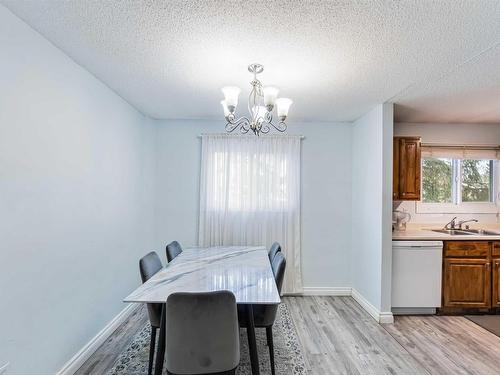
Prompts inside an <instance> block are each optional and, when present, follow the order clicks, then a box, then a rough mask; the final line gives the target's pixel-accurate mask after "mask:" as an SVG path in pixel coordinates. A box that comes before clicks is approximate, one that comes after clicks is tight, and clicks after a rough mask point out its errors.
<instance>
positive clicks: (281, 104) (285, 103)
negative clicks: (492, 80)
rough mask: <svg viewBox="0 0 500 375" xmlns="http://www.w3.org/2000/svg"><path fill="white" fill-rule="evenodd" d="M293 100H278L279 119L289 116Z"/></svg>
mask: <svg viewBox="0 0 500 375" xmlns="http://www.w3.org/2000/svg"><path fill="white" fill-rule="evenodd" d="M292 103H293V101H292V99H288V98H279V99H276V106H277V107H278V117H286V116H288V110H289V109H290V106H291V105H292Z"/></svg>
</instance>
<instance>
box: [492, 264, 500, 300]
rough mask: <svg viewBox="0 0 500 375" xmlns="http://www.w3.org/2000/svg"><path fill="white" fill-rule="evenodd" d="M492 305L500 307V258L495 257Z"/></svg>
mask: <svg viewBox="0 0 500 375" xmlns="http://www.w3.org/2000/svg"><path fill="white" fill-rule="evenodd" d="M492 262H493V265H492V268H493V272H492V276H493V277H492V279H493V283H492V286H493V287H492V300H491V307H500V258H493V261H492Z"/></svg>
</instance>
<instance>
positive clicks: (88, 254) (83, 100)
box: [0, 5, 155, 375]
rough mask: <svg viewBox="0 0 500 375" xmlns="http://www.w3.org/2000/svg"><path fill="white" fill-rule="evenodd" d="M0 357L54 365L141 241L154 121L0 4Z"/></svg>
mask: <svg viewBox="0 0 500 375" xmlns="http://www.w3.org/2000/svg"><path fill="white" fill-rule="evenodd" d="M0 51H1V52H0V54H1V58H0V304H1V308H0V365H2V364H4V363H5V362H7V361H9V362H10V364H11V365H10V368H9V370H8V374H12V375H25V374H41V375H44V374H54V373H56V372H57V371H58V370H59V369H60V368H61V367H62V366H63V364H64V363H65V362H66V361H67V360H69V359H70V358H71V357H72V356H73V355H74V354H75V353H76V352H77V351H78V350H80V349H81V348H82V347H83V346H84V345H85V344H86V343H87V342H88V341H89V340H90V339H91V338H92V337H93V336H94V335H95V334H96V333H97V332H99V331H100V330H101V329H102V328H103V327H104V326H105V325H106V324H107V323H108V322H109V321H110V320H111V319H112V318H113V317H114V316H115V315H116V314H117V313H118V312H119V311H120V310H122V309H123V308H124V306H125V305H124V304H123V303H122V302H121V299H122V298H123V297H125V296H126V295H127V294H128V293H129V292H130V291H131V290H133V289H134V288H135V287H136V285H138V284H139V282H140V278H139V275H138V265H137V264H138V258H139V256H140V255H141V254H142V253H144V252H145V251H147V250H149V249H150V248H151V246H152V239H153V238H154V234H153V231H154V229H153V197H154V194H153V192H154V187H155V183H154V180H153V179H154V171H155V158H154V157H155V154H154V133H155V130H154V129H155V128H154V126H153V125H151V124H150V123H148V122H145V121H144V117H143V116H142V115H141V114H140V113H138V112H137V111H136V110H135V109H133V108H132V107H131V106H130V105H128V104H127V103H126V102H124V101H123V100H122V99H121V98H120V97H118V96H117V95H116V94H115V93H114V92H112V91H111V90H110V89H108V88H107V87H106V86H105V85H103V84H102V83H101V82H100V81H98V80H97V79H96V78H95V77H94V76H92V75H91V74H89V73H88V72H87V71H86V70H84V69H82V68H81V67H80V66H78V65H76V64H75V63H74V62H73V61H72V60H71V59H70V58H68V57H67V56H66V55H65V54H63V53H62V52H60V51H59V50H58V49H57V48H55V47H54V46H53V45H52V44H50V43H49V42H48V41H47V40H46V39H44V38H43V37H41V36H40V35H39V34H37V33H36V32H35V31H33V30H32V29H31V28H29V27H28V26H27V25H26V24H25V23H23V22H22V21H20V20H19V19H18V18H16V17H15V16H14V15H12V14H11V13H10V12H9V11H8V10H7V9H6V8H5V7H3V6H1V5H0Z"/></svg>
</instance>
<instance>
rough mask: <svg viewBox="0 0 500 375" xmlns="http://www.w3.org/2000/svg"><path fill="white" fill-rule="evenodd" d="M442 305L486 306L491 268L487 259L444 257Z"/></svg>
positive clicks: (488, 299)
mask: <svg viewBox="0 0 500 375" xmlns="http://www.w3.org/2000/svg"><path fill="white" fill-rule="evenodd" d="M443 281H444V284H443V303H444V307H462V308H469V307H470V308H488V307H490V296H491V269H490V263H489V261H488V259H455V258H445V259H444V280H443Z"/></svg>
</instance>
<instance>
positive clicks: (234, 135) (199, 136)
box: [198, 133, 306, 139]
mask: <svg viewBox="0 0 500 375" xmlns="http://www.w3.org/2000/svg"><path fill="white" fill-rule="evenodd" d="M204 135H226V136H230V137H235V138H236V137H245V136H246V135H245V134H224V133H206V134H205V133H202V134H199V135H198V138H201V137H203V136H204ZM287 136H291V137H299V138H300V139H305V138H306V137H305V136H304V135H295V134H285V135H279V134H270V135H263V136H262V137H264V138H265V137H268V138H269V137H278V138H279V137H287Z"/></svg>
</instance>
